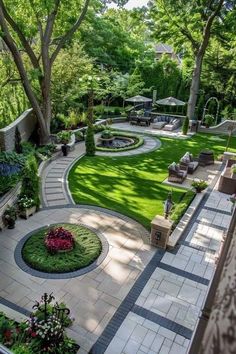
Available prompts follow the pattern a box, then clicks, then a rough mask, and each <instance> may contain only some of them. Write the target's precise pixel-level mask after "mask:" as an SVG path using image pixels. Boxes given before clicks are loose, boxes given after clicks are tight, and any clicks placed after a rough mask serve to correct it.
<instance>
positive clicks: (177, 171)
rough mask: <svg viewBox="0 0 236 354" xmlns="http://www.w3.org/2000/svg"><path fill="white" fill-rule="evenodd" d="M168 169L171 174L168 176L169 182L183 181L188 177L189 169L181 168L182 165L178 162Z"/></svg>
mask: <svg viewBox="0 0 236 354" xmlns="http://www.w3.org/2000/svg"><path fill="white" fill-rule="evenodd" d="M168 171H169V176H168V181H169V182H174V183H183V181H184V180H185V178H186V177H187V169H184V167H181V168H180V165H179V164H176V163H175V162H173V163H172V164H171V165H170V166H169V167H168Z"/></svg>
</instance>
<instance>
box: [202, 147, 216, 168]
mask: <svg viewBox="0 0 236 354" xmlns="http://www.w3.org/2000/svg"><path fill="white" fill-rule="evenodd" d="M198 162H199V165H200V166H207V165H212V164H214V153H213V151H211V150H202V151H201V152H200V154H199V158H198Z"/></svg>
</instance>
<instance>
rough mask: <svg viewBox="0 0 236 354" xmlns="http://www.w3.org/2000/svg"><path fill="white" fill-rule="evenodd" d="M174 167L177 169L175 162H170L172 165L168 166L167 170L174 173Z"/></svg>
mask: <svg viewBox="0 0 236 354" xmlns="http://www.w3.org/2000/svg"><path fill="white" fill-rule="evenodd" d="M176 167H177V165H176V162H172V164H170V166H169V169H170V170H174V171H175V170H176Z"/></svg>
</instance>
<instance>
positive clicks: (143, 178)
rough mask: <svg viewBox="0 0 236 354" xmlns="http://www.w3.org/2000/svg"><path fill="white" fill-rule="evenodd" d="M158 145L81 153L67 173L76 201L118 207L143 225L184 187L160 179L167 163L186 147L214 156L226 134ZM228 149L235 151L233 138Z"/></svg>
mask: <svg viewBox="0 0 236 354" xmlns="http://www.w3.org/2000/svg"><path fill="white" fill-rule="evenodd" d="M160 140H161V142H162V146H161V148H160V149H158V150H156V151H154V152H150V153H147V154H141V155H135V156H130V157H123V156H122V157H102V156H95V157H83V158H82V159H81V160H79V161H78V162H77V163H76V164H75V165H74V166H73V168H72V169H71V171H70V173H69V187H70V190H71V193H72V196H73V198H74V201H75V202H76V203H78V204H91V205H97V206H101V207H105V208H108V209H112V210H115V211H118V212H120V213H122V214H125V215H127V216H130V217H131V218H134V219H136V220H137V221H139V222H140V223H141V224H143V225H144V226H145V227H146V228H148V229H149V228H150V221H151V220H152V219H153V217H154V216H155V215H156V214H161V215H163V201H164V200H165V199H166V197H167V195H168V192H169V191H170V190H172V191H173V200H174V202H175V203H177V202H179V200H180V198H181V197H182V195H183V189H180V188H171V187H170V186H167V185H165V184H162V182H163V181H164V180H165V178H166V177H167V167H168V165H169V164H170V163H171V162H173V161H176V162H178V161H179V159H180V158H181V156H182V155H183V154H184V153H185V152H186V151H189V152H191V153H193V155H194V156H197V155H198V154H199V152H200V151H201V150H203V149H212V150H214V153H215V156H218V155H219V154H222V153H223V152H224V150H225V146H226V140H227V137H221V139H220V140H214V137H212V136H210V135H209V134H208V135H207V134H197V135H195V136H194V137H193V138H191V139H186V140H178V139H169V138H161V139H160ZM230 149H231V150H232V151H234V152H236V138H235V137H234V138H232V139H231V144H230Z"/></svg>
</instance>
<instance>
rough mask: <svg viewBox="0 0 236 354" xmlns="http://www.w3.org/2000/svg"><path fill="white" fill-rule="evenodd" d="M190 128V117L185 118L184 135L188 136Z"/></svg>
mask: <svg viewBox="0 0 236 354" xmlns="http://www.w3.org/2000/svg"><path fill="white" fill-rule="evenodd" d="M188 128H189V119H188V117H185V119H184V123H183V126H182V133H183V134H184V135H187V134H188Z"/></svg>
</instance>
